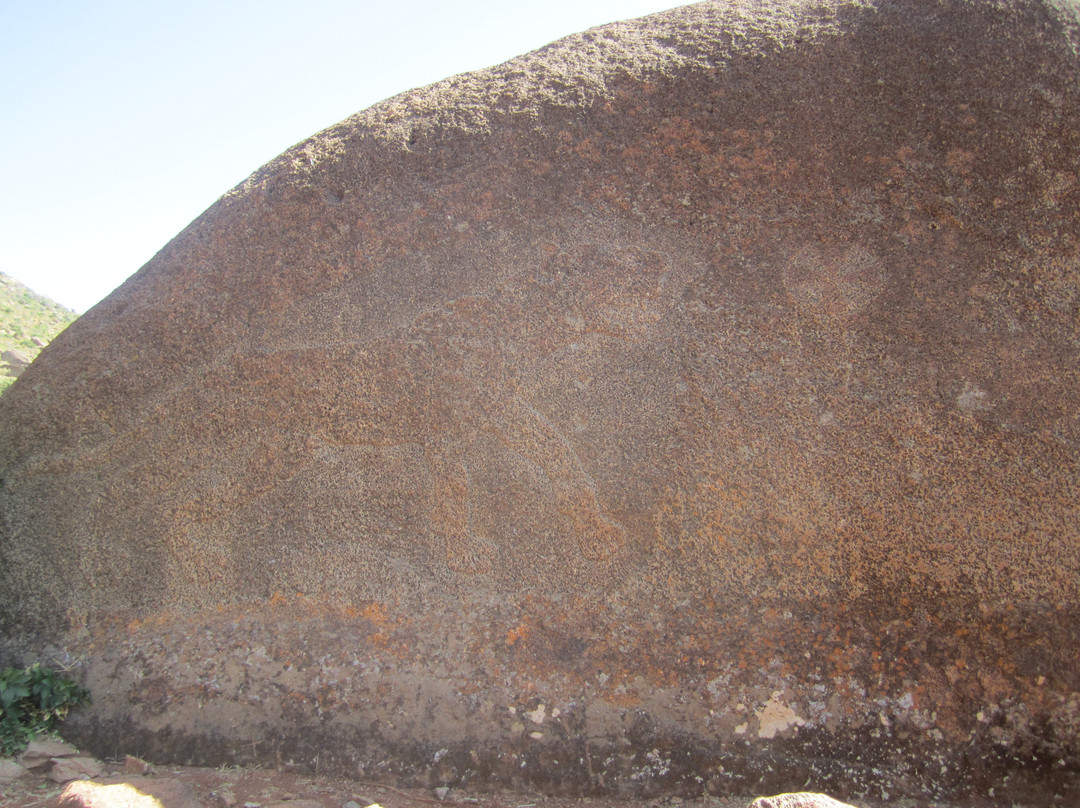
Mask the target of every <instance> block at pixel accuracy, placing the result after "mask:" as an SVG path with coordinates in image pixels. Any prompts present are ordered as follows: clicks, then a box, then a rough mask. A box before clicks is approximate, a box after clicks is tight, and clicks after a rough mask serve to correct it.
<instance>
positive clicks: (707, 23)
mask: <svg viewBox="0 0 1080 808" xmlns="http://www.w3.org/2000/svg"><path fill="white" fill-rule="evenodd" d="M1077 30H1078V28H1077V22H1076V7H1075V5H1072V4H1052V3H1044V2H1036V0H1015V2H1004V3H997V4H989V3H986V4H977V3H966V2H960V1H959V0H909V1H908V2H902V3H899V4H897V3H889V4H884V3H875V2H866V3H862V2H839V1H838V0H831V1H830V2H826V3H817V4H804V3H794V4H790V5H782V4H768V3H762V4H756V3H746V4H725V3H705V4H701V5H698V6H692V7H687V8H685V9H679V10H675V11H672V12H668V13H665V14H661V15H657V16H654V17H651V18H647V19H645V20H641V21H635V22H629V23H620V24H617V25H614V26H610V27H605V28H602V29H597V30H594V31H590V32H586V33H584V34H581V35H577V36H575V37H571V38H569V39H567V40H565V41H563V42H561V43H558V44H556V45H554V46H552V47H550V48H547V49H544V50H543V51H540V52H537V53H536V54H531V55H528V56H525V57H522V58H520V59H518V60H514V61H513V62H510V63H507V64H506V65H502V66H500V67H496V68H492V69H491V70H488V71H482V72H479V73H474V74H468V75H465V76H460V77H455V78H453V79H449V80H447V81H446V82H442V83H440V84H438V85H434V86H432V87H430V88H425V89H422V90H416V91H413V92H411V93H407V94H405V95H403V96H399V97H398V98H394V99H390V100H389V101H387V102H385V103H383V104H380V105H377V106H376V107H373V108H372V109H370V110H367V111H365V112H362V113H360V114H358V115H357V116H354V117H353V118H351V119H349V120H347V121H344V122H342V123H341V124H339V125H337V126H335V127H332V128H330V129H328V130H326V131H325V132H322V133H319V134H318V135H316V136H314V137H313V138H311V139H310V140H309V141H307V142H305V143H302V144H300V145H299V146H297V147H295V148H293V149H291V150H290V151H288V152H286V153H285V154H284V155H282V156H281V157H280V158H278V159H277V160H275V161H273V162H272V163H270V164H269V165H268V166H266V167H264V168H263V169H261V170H260V171H258V172H257V173H256V174H255V175H253V176H252V177H251V178H250V179H249V180H248V181H246V182H245V183H243V184H242V185H241V186H239V187H238V188H236V189H234V190H233V191H231V192H230V193H228V194H226V196H225V197H223V198H222V200H220V201H219V202H218V203H217V204H216V205H215V206H214V207H212V208H211V209H210V210H209V211H207V213H206V214H204V215H203V216H202V217H200V219H198V220H197V221H196V222H194V223H192V225H190V226H189V227H188V228H187V229H186V230H185V231H184V232H183V233H181V234H180V235H179V236H178V237H177V238H176V239H174V240H173V241H172V242H171V243H170V244H168V245H167V246H166V247H165V248H164V249H163V250H162V252H161V253H160V254H159V255H158V256H157V257H155V259H154V260H153V261H151V262H150V263H149V264H148V265H147V266H146V267H144V268H143V269H142V270H141V271H140V272H139V273H138V274H137V275H136V276H134V277H133V278H132V279H131V280H130V281H129V282H128V283H126V284H125V285H124V286H123V287H121V288H120V289H118V290H117V291H116V292H115V293H114V294H113V295H111V296H110V297H109V298H108V299H107V300H105V301H104V302H103V303H102V304H100V305H99V306H98V307H96V308H95V309H94V310H93V311H91V312H89V313H88V314H87V315H85V316H84V317H83V318H81V319H80V320H79V321H78V322H77V323H76V324H75V325H73V326H72V327H70V328H69V329H68V330H67V332H65V334H63V335H62V336H61V337H60V338H58V339H57V340H56V341H54V342H53V343H52V344H50V346H48V348H46V350H45V351H44V352H43V354H42V356H41V358H40V359H39V361H37V362H35V363H34V365H33V366H31V367H30V368H29V369H27V371H26V372H25V373H24V374H23V376H22V377H21V378H20V379H19V381H18V382H17V383H16V384H15V385H14V386H13V387H12V388H11V389H10V390H9V391H8V392H6V393H5V395H4V397H3V399H2V400H0V508H2V511H0V513H2V520H0V630H2V631H3V632H4V635H3V646H4V648H5V649H6V650H5V653H8V654H10V655H15V654H19V655H27V654H29V655H34V654H39V653H42V652H43V649H44V648H45V647H46V646H45V645H44V643H50V644H51V645H49V646H48V647H49V648H61V649H62V651H61V652H62V653H63V654H67V655H69V658H71V659H73V660H78V661H79V664H80V668H79V669H80V670H81V671H82V675H83V676H84V677H85V678H86V680H87V682H88V683H89V684H90V686H91V689H92V690H93V691H94V698H95V701H94V707H93V708H92V710H91V711H89V712H87V713H84V715H83V717H81V718H78V719H76V720H75V721H73V722H72V732H73V733H75V734H76V735H78V736H79V737H80V739H82V740H84V741H85V743H87V744H88V745H90V746H91V747H92V746H93V745H94V744H95V743H101V742H103V739H106V738H113V737H116V736H117V735H119V736H121V737H128V738H131V739H132V743H133V744H135V746H133V747H132V750H131V751H137V752H140V753H143V754H146V755H148V756H150V757H154V758H155V759H160V760H179V761H186V760H189V759H190V760H196V761H199V762H210V763H221V762H226V761H233V760H243V761H246V762H257V761H271V760H273V761H278V760H287V759H289V758H290V757H291V758H294V759H295V760H296V761H297V762H303V761H305V760H309V759H312V758H313V757H314V756H315V755H319V760H320V766H321V767H323V768H324V769H326V770H336V771H340V772H347V773H351V774H360V775H362V776H364V777H374V776H386V777H390V776H393V777H397V778H399V779H401V780H404V781H409V782H414V783H422V784H433V785H439V784H455V785H457V784H461V783H484V784H490V785H511V786H528V787H542V788H545V789H552V790H560V789H561V790H566V791H571V792H575V793H584V792H600V791H608V792H612V791H614V792H620V793H622V792H628V793H630V792H632V793H638V794H652V793H657V792H659V791H661V790H666V791H682V792H686V793H702V792H703V791H711V792H714V793H718V792H731V791H739V790H746V791H749V790H754V791H757V792H758V793H762V792H770V791H782V790H785V789H790V788H793V787H799V788H801V787H803V786H804V784H809V786H814V787H819V788H822V789H826V788H827V789H828V790H830V791H831V792H833V793H837V794H838V795H840V796H846V795H848V794H860V793H861V794H868V795H870V796H881V795H882V794H883V793H885V792H887V793H889V794H890V795H894V796H899V795H904V796H923V797H926V796H930V797H943V796H946V795H954V794H967V795H969V796H972V797H976V796H977V797H982V796H984V795H986V794H987V793H988V791H989V790H990V789H995V794H996V795H997V796H998V797H1000V798H1002V799H1005V798H1007V795H1009V794H1012V795H1014V796H1015V795H1020V794H1023V795H1024V798H1025V799H1028V798H1030V796H1031V794H1033V793H1036V794H1046V795H1052V794H1054V793H1063V794H1064V793H1069V794H1075V793H1076V791H1077V770H1078V766H1080V750H1078V749H1077V747H1076V740H1075V739H1076V737H1077V733H1078V730H1080V680H1078V673H1077V670H1076V666H1075V649H1076V647H1077V644H1078V643H1077V633H1078V622H1077V621H1078V615H1077V608H1076V604H1077V595H1078V592H1077V587H1078V585H1080V584H1078V581H1080V552H1078V549H1080V548H1078V541H1077V527H1076V525H1077V524H1078V523H1080V522H1078V519H1077V517H1078V516H1080V514H1078V513H1077V510H1078V508H1080V500H1078V498H1077V496H1076V493H1077V490H1078V486H1077V460H1078V455H1077V446H1078V445H1080V434H1078V430H1080V419H1078V418H1077V404H1076V402H1077V394H1078V392H1080V378H1078V375H1077V374H1078V370H1077V369H1078V368H1080V363H1078V361H1077V360H1078V358H1080V357H1078V353H1080V296H1078V295H1077V293H1076V289H1077V283H1078V275H1077V273H1078V270H1080V257H1078V256H1080V214H1078V210H1080V184H1078V183H1077V181H1076V176H1077V171H1078V158H1080V90H1078V89H1077V88H1078V77H1080V68H1078V57H1077V49H1078V47H1080V44H1078V43H1080V37H1078V34H1077ZM207 708H210V709H207ZM108 751H109V752H110V753H112V752H113V751H114V750H113V749H111V748H110V749H109V750H108ZM150 752H153V755H150ZM1006 776H1007V777H1008V780H1007V781H1006V780H1005V779H1004V778H1005V777H1006ZM809 786H808V787H809Z"/></svg>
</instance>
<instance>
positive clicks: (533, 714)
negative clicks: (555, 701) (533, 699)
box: [525, 704, 547, 724]
mask: <svg viewBox="0 0 1080 808" xmlns="http://www.w3.org/2000/svg"><path fill="white" fill-rule="evenodd" d="M525 717H526V718H528V719H529V720H530V721H532V722H533V723H534V724H543V723H544V719H545V718H546V717H547V707H546V706H545V705H543V704H539V705H537V707H536V709H535V710H531V711H530V710H527V711H526V712H525Z"/></svg>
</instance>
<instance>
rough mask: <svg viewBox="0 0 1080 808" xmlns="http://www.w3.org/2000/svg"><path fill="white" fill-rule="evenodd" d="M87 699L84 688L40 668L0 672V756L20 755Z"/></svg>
mask: <svg viewBox="0 0 1080 808" xmlns="http://www.w3.org/2000/svg"><path fill="white" fill-rule="evenodd" d="M89 699H90V693H89V692H88V691H87V690H86V689H85V688H83V687H81V686H79V685H78V684H76V683H75V682H73V681H71V680H70V679H65V678H64V677H62V676H61V675H60V674H58V673H57V672H56V671H53V670H50V669H49V668H43V667H41V666H40V665H31V666H30V667H29V668H26V669H24V670H19V669H18V668H5V669H4V670H2V671H0V755H15V754H17V753H18V752H21V751H22V750H23V749H25V748H26V745H27V744H28V743H29V742H30V741H32V740H33V739H34V737H35V736H36V735H38V734H39V733H43V732H51V731H52V730H53V729H54V728H55V727H56V724H57V723H58V722H60V721H63V720H64V718H65V717H66V716H67V714H68V711H69V710H71V708H72V707H77V706H79V705H80V704H84V703H85V702H87V701H89Z"/></svg>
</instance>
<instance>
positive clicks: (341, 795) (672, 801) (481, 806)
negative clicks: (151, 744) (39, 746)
mask: <svg viewBox="0 0 1080 808" xmlns="http://www.w3.org/2000/svg"><path fill="white" fill-rule="evenodd" d="M126 776H127V775H125V773H124V767H123V764H118V765H116V766H109V767H108V768H107V772H106V774H104V775H102V776H101V777H98V778H95V780H98V781H103V780H105V779H110V778H123V777H126ZM151 776H152V777H153V778H154V779H164V778H172V779H176V780H180V781H182V782H184V783H186V784H187V785H189V786H190V787H191V790H192V791H193V792H194V794H195V797H196V798H197V799H198V800H199V801H200V802H201V803H202V804H203V806H204V807H205V808H232V807H233V806H234V807H235V808H255V806H256V805H258V806H259V808H271V806H275V804H278V803H295V804H296V805H297V808H300V805H301V804H300V803H298V802H297V801H298V800H305V801H311V803H310V804H304V806H303V808H315V806H318V808H344V807H345V806H346V804H347V803H349V802H352V803H355V804H356V806H359V808H367V806H370V805H372V804H373V803H377V804H378V805H380V806H382V808H422V806H428V805H442V806H444V808H471V806H476V808H615V807H616V806H618V808H628V806H635V808H669V806H679V808H745V806H746V805H747V803H748V802H749V799H745V798H710V799H709V800H708V801H707V802H701V801H693V800H685V801H683V800H680V799H679V798H678V797H674V798H667V799H654V800H650V801H640V802H634V801H628V800H625V799H615V798H612V799H584V798H583V799H563V798H555V797H546V796H544V795H541V794H533V793H528V792H522V793H506V792H494V793H476V794H473V793H470V792H466V791H457V790H450V791H449V792H448V793H446V794H445V796H444V799H442V800H440V799H438V797H437V795H436V794H435V792H434V791H421V790H416V789H397V788H393V787H390V786H387V785H377V784H374V783H365V782H360V781H356V780H343V779H337V778H332V777H324V776H310V775H305V774H300V773H295V772H287V771H276V770H274V769H255V768H239V767H229V768H220V769H206V768H195V767H183V766H176V767H173V766H167V767H155V768H154V770H153V773H152V775H151ZM63 789H64V786H62V785H57V784H56V783H53V782H51V781H49V780H48V779H47V778H46V777H44V776H42V775H39V774H36V773H33V772H31V773H29V774H27V775H25V776H23V777H21V778H19V779H18V780H15V781H14V782H11V783H7V784H0V805H2V806H3V808H46V806H47V805H48V804H49V802H50V800H52V798H54V797H56V796H57V795H59V794H60V792H61V791H63ZM356 806H352V805H349V806H348V808H356ZM166 808H168V806H166Z"/></svg>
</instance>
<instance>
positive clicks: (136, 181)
mask: <svg viewBox="0 0 1080 808" xmlns="http://www.w3.org/2000/svg"><path fill="white" fill-rule="evenodd" d="M681 4H682V3H680V2H679V1H678V0H674V1H673V0H545V1H544V2H542V3H541V2H521V0H460V1H455V0H441V1H440V2H429V0H412V1H411V2H398V3H394V2H389V1H388V0H352V2H350V1H349V0H307V2H296V0H290V2H283V0H179V1H178V0H170V1H169V2H161V0H0V161H2V166H0V176H2V177H3V180H2V182H3V186H2V187H3V193H0V272H4V273H5V274H7V275H11V276H12V277H15V278H17V279H19V280H20V281H22V282H23V283H25V284H26V285H27V286H29V287H30V288H31V289H33V290H34V291H36V292H39V293H41V294H44V295H47V296H48V297H51V298H53V299H54V300H56V301H57V302H59V303H61V304H63V305H65V306H68V307H69V308H73V309H75V310H76V311H79V312H83V311H86V310H87V309H88V308H90V307H91V306H92V305H93V304H94V303H96V302H97V301H98V300H100V299H101V298H103V297H105V296H106V295H107V294H108V293H109V292H111V291H112V290H113V289H114V288H116V287H117V286H119V285H120V284H121V283H122V282H123V281H124V279H125V278H127V277H128V276H129V275H131V274H132V273H134V272H135V271H136V270H137V269H139V267H140V266H142V265H143V264H144V263H146V261H148V260H149V259H150V258H151V257H153V255H154V253H156V252H157V251H158V250H159V249H161V248H162V247H163V246H165V244H166V243H167V242H168V241H169V240H170V239H171V238H172V237H173V236H175V235H176V234H177V233H179V232H180V231H181V230H182V229H183V228H184V227H185V226H186V225H187V224H188V223H189V222H190V221H191V220H192V219H194V218H195V217H196V216H198V215H199V214H200V213H202V211H203V210H205V209H206V208H207V207H209V206H210V205H211V204H213V202H214V201H215V200H216V199H217V198H218V197H219V196H221V195H222V194H224V193H225V192H226V191H228V190H229V189H230V188H232V187H233V186H235V185H237V184H238V183H240V182H241V181H242V180H243V179H244V178H245V177H247V176H248V175H249V174H251V173H252V172H253V171H255V170H256V169H257V168H258V167H259V166H261V165H262V164H263V163H265V162H267V161H268V160H270V159H272V158H273V157H275V156H276V155H278V154H280V153H281V152H283V151H285V149H287V148H288V147H289V146H291V145H293V144H294V143H297V142H299V141H301V140H303V139H305V138H306V137H308V136H309V135H312V134H314V133H315V132H317V131H319V130H320V129H324V128H325V127H327V126H330V125H331V124H334V123H336V122H337V121H339V120H342V119H343V118H346V117H348V116H349V115H351V114H353V113H354V112H358V111H360V110H362V109H365V108H367V107H369V106H371V105H372V104H374V103H376V102H378V101H381V100H382V99H384V98H388V97H390V96H393V95H397V94H398V93H400V92H404V91H405V90H408V89H411V88H413V87H419V86H423V85H425V84H430V83H432V82H435V81H438V80H440V79H443V78H446V77H447V76H451V75H454V74H456V73H462V72H466V71H469V70H476V69H479V68H483V67H488V66H490V65H493V64H499V63H500V62H504V61H506V60H507V59H511V58H513V57H514V56H518V55H520V54H522V53H526V52H528V51H531V50H535V49H536V48H539V47H542V46H543V45H546V44H547V43H549V42H551V41H553V40H555V39H559V38H561V37H563V36H566V35H568V34H572V33H575V32H577V31H582V30H585V29H586V28H590V27H593V26H595V25H601V24H603V23H607V22H613V21H615V20H623V19H630V18H633V17H640V16H644V15H646V14H651V13H654V12H657V11H662V10H664V9H667V8H672V7H674V6H677V5H681Z"/></svg>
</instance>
